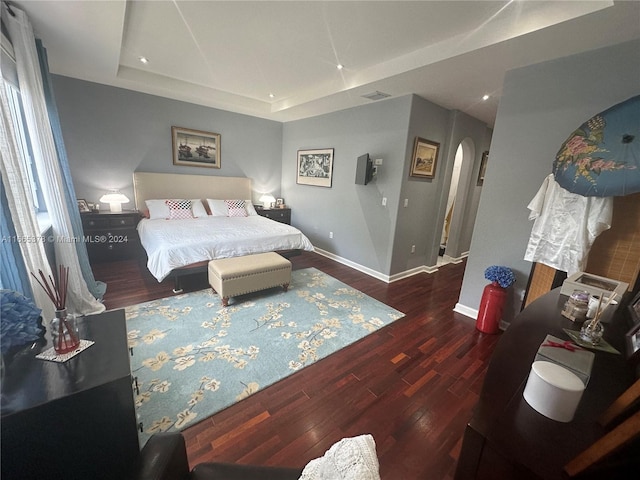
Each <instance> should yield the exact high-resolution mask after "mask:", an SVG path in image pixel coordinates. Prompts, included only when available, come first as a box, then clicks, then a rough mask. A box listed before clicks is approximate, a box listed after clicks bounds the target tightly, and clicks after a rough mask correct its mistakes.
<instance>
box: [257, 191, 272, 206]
mask: <svg viewBox="0 0 640 480" xmlns="http://www.w3.org/2000/svg"><path fill="white" fill-rule="evenodd" d="M260 201H261V202H262V206H263V208H271V204H272V203H273V202H275V201H276V199H275V198H274V196H273V195H271V194H269V193H265V194H264V195H262V196H261V197H260Z"/></svg>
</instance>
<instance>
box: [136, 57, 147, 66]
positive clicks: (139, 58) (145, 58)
mask: <svg viewBox="0 0 640 480" xmlns="http://www.w3.org/2000/svg"><path fill="white" fill-rule="evenodd" d="M138 60H140V63H144V64H145V65H146V64H147V63H149V59H148V58H147V57H138Z"/></svg>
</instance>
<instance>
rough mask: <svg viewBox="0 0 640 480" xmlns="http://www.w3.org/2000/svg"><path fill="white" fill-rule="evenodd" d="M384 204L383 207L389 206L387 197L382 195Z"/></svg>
mask: <svg viewBox="0 0 640 480" xmlns="http://www.w3.org/2000/svg"><path fill="white" fill-rule="evenodd" d="M382 206H383V207H386V206H387V197H382Z"/></svg>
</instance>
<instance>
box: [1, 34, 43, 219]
mask: <svg viewBox="0 0 640 480" xmlns="http://www.w3.org/2000/svg"><path fill="white" fill-rule="evenodd" d="M2 88H4V89H5V91H6V92H7V97H8V98H9V109H10V113H11V119H12V120H13V127H14V129H15V132H16V136H17V149H18V153H19V155H20V160H21V161H22V163H23V165H24V171H25V172H27V181H28V183H29V186H30V187H31V194H32V197H33V204H34V206H35V210H36V213H39V212H45V211H46V208H45V203H44V199H43V197H42V193H41V190H40V183H39V180H38V173H37V170H36V166H35V163H34V161H33V152H32V150H31V142H30V139H29V134H28V132H27V128H26V121H25V117H24V109H23V107H22V98H21V94H20V88H19V86H18V76H17V73H16V66H15V58H14V56H13V48H12V47H11V44H10V43H9V40H8V39H7V37H6V36H5V35H4V34H3V35H2Z"/></svg>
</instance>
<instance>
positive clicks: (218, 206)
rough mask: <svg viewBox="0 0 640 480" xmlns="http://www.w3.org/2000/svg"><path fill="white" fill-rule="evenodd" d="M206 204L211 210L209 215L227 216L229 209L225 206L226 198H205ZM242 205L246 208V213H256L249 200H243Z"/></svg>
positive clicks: (249, 214)
mask: <svg viewBox="0 0 640 480" xmlns="http://www.w3.org/2000/svg"><path fill="white" fill-rule="evenodd" d="M207 204H208V205H209V210H211V215H213V216H214V217H228V216H229V209H228V207H227V203H226V200H216V199H213V198H207ZM244 206H245V208H246V209H247V215H248V216H252V215H258V212H256V209H255V208H254V207H253V204H252V203H251V200H245V201H244Z"/></svg>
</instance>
